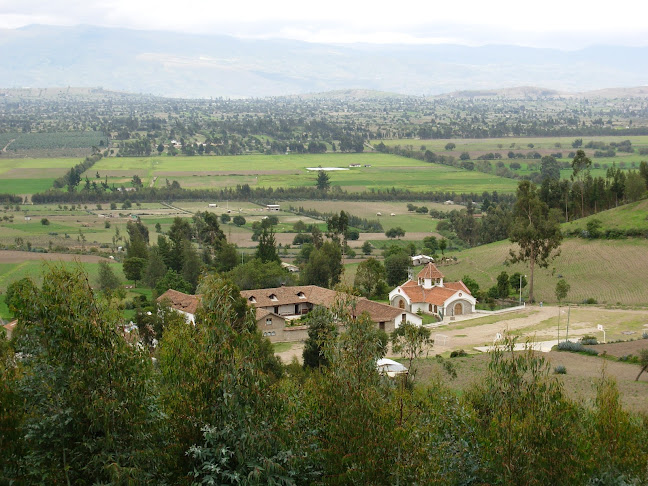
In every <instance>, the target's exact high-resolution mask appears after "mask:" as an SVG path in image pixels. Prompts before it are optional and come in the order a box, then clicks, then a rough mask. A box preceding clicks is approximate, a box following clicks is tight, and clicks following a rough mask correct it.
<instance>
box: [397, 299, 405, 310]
mask: <svg viewBox="0 0 648 486" xmlns="http://www.w3.org/2000/svg"><path fill="white" fill-rule="evenodd" d="M398 308H399V309H404V308H405V301H404V300H403V299H401V300H399V301H398Z"/></svg>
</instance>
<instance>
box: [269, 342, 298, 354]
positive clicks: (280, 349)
mask: <svg viewBox="0 0 648 486" xmlns="http://www.w3.org/2000/svg"><path fill="white" fill-rule="evenodd" d="M293 344H295V343H272V348H273V349H274V352H275V353H284V352H286V351H290V349H291V348H292V347H293Z"/></svg>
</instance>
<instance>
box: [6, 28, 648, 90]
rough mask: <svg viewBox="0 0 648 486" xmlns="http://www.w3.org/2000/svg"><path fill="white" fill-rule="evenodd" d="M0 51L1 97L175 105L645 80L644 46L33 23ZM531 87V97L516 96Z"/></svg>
mask: <svg viewBox="0 0 648 486" xmlns="http://www.w3.org/2000/svg"><path fill="white" fill-rule="evenodd" d="M0 53H1V54H0V63H1V64H0V65H1V66H2V76H1V77H0V87H3V88H23V87H29V88H40V87H52V86H62V87H66V86H102V87H104V88H105V89H106V90H111V91H119V92H130V93H146V94H153V95H161V96H168V97H181V98H195V97H199V98H210V97H230V98H241V97H245V98H247V97H266V96H286V95H291V94H297V95H303V94H307V93H327V92H331V91H337V92H338V93H339V95H340V96H345V95H344V93H345V90H350V89H353V88H361V90H360V91H357V92H355V94H354V96H356V95H358V94H361V93H362V92H364V91H365V90H369V91H377V92H383V93H400V94H404V95H413V96H432V95H437V94H440V93H451V92H456V91H462V90H473V91H476V92H479V93H481V92H484V91H487V90H492V89H495V88H498V87H502V86H543V87H544V88H543V89H540V91H539V93H540V94H542V93H543V92H546V93H552V92H553V91H557V92H570V93H577V92H585V91H591V90H599V89H603V88H607V87H609V86H611V85H612V86H615V85H616V86H621V87H624V86H625V87H630V86H640V85H644V84H645V82H646V79H648V64H647V63H644V62H641V60H642V59H648V47H615V46H599V47H590V48H587V49H581V50H578V51H560V50H557V49H535V48H528V47H518V46H502V45H490V46H481V47H467V46H458V45H369V44H351V45H334V44H314V43H307V42H299V41H292V40H277V39H275V40H244V39H238V38H234V37H228V36H216V35H193V34H179V33H173V32H155V31H137V30H127V29H118V28H100V27H93V26H76V27H51V26H38V25H35V26H29V27H24V28H21V29H15V30H12V29H3V30H0ZM517 89H518V88H516V90H517ZM531 89H532V90H535V89H539V88H523V91H522V92H521V93H522V94H523V93H527V92H528V93H533V92H532V91H528V90H531ZM524 90H527V91H524ZM352 93H353V91H352ZM548 95H549V94H548ZM534 96H537V94H536V95H534ZM624 96H625V95H624Z"/></svg>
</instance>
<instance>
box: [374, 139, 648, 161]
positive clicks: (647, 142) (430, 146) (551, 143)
mask: <svg viewBox="0 0 648 486" xmlns="http://www.w3.org/2000/svg"><path fill="white" fill-rule="evenodd" d="M577 138H582V139H583V145H586V144H587V143H588V142H591V141H594V142H605V143H608V144H609V143H610V142H616V143H618V142H622V141H623V140H630V141H631V142H632V146H633V147H634V148H637V147H646V146H648V135H641V136H625V137H624V136H601V137H598V136H596V137H575V136H574V137H505V138H474V139H464V138H458V139H433V140H424V139H393V140H372V142H371V144H372V145H374V146H375V145H377V144H379V143H380V142H381V141H382V142H383V143H384V144H385V145H387V146H389V147H394V146H396V145H400V146H401V147H406V146H412V147H413V148H414V149H415V150H418V149H420V148H421V146H422V145H425V147H426V150H431V151H432V152H434V153H437V154H438V155H443V154H444V153H448V154H453V152H456V153H457V155H458V154H460V153H461V152H473V151H483V152H501V153H502V155H503V156H504V157H506V154H507V153H508V151H509V150H513V151H514V152H525V153H526V152H529V151H534V150H537V149H542V150H550V151H552V152H563V153H564V154H565V156H566V155H567V154H568V153H569V152H571V151H575V150H576V149H574V148H572V146H571V144H572V142H573V141H574V140H575V139H577ZM448 143H454V144H455V145H456V147H455V148H454V149H453V150H452V151H450V152H449V151H446V150H445V146H446V144H448ZM530 143H531V144H533V147H532V148H531V147H529V146H528V144H530ZM556 144H560V146H558V147H557V146H556ZM500 146H501V147H500ZM588 150H589V149H588Z"/></svg>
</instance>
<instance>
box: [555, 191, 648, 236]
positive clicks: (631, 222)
mask: <svg viewBox="0 0 648 486" xmlns="http://www.w3.org/2000/svg"><path fill="white" fill-rule="evenodd" d="M592 219H598V220H599V221H601V223H602V224H601V231H605V230H607V229H621V230H627V229H639V230H648V200H645V199H644V200H642V201H637V202H633V203H629V204H624V205H623V206H619V207H618V208H613V209H610V210H608V211H601V212H600V213H597V214H594V215H592V216H588V217H586V218H582V219H578V220H576V221H571V222H569V223H565V224H563V225H562V229H563V231H571V230H574V229H580V230H584V229H585V228H587V223H588V222H589V221H590V220H592Z"/></svg>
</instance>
